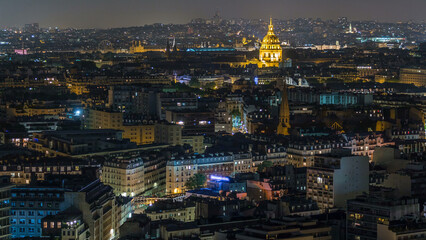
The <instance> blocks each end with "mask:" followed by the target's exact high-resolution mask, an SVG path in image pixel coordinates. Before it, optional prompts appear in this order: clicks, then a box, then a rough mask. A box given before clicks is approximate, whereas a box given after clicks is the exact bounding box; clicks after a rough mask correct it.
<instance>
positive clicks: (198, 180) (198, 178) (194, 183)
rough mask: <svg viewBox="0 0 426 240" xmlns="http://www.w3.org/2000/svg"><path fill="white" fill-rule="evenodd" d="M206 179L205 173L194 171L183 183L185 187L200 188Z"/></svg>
mask: <svg viewBox="0 0 426 240" xmlns="http://www.w3.org/2000/svg"><path fill="white" fill-rule="evenodd" d="M206 181H207V177H206V175H204V174H202V173H196V174H194V175H193V176H191V177H190V178H189V179H188V180H187V181H186V183H185V187H186V189H189V190H191V189H200V188H202V187H204V184H205V183H206Z"/></svg>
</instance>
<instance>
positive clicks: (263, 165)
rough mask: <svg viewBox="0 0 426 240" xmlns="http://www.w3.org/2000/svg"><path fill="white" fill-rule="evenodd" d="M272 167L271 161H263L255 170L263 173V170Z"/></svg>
mask: <svg viewBox="0 0 426 240" xmlns="http://www.w3.org/2000/svg"><path fill="white" fill-rule="evenodd" d="M272 166H273V164H272V162H271V161H263V162H262V163H261V164H260V165H259V166H258V167H257V170H258V171H259V172H263V170H265V168H268V167H272Z"/></svg>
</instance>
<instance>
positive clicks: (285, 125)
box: [277, 79, 291, 136]
mask: <svg viewBox="0 0 426 240" xmlns="http://www.w3.org/2000/svg"><path fill="white" fill-rule="evenodd" d="M279 117H280V122H279V123H278V127H277V134H278V135H286V136H287V135H290V133H289V130H290V127H291V126H290V108H289V106H288V97H287V83H286V79H284V87H283V89H282V90H281V106H280V116H279Z"/></svg>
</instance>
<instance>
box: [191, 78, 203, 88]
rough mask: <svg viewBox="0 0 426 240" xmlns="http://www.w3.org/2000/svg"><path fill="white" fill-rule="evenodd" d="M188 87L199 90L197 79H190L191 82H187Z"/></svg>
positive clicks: (199, 84)
mask: <svg viewBox="0 0 426 240" xmlns="http://www.w3.org/2000/svg"><path fill="white" fill-rule="evenodd" d="M189 86H190V87H194V88H199V87H200V86H201V83H200V81H198V78H196V77H192V78H191V81H189Z"/></svg>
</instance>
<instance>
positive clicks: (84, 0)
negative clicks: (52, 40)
mask: <svg viewBox="0 0 426 240" xmlns="http://www.w3.org/2000/svg"><path fill="white" fill-rule="evenodd" d="M425 10H426V0H0V26H17V27H19V26H22V25H23V24H25V23H32V22H38V23H40V26H42V27H47V26H57V27H76V28H88V27H102V28H109V27H123V26H140V25H144V24H151V23H156V22H161V23H186V22H188V21H189V20H191V19H192V18H196V17H203V18H209V17H212V16H213V15H214V13H215V11H219V13H220V15H221V16H222V17H224V18H232V17H244V18H268V17H269V16H272V17H274V18H286V19H288V18H297V17H312V18H317V17H320V18H331V19H337V17H340V16H347V17H348V18H349V19H354V20H364V19H367V20H378V21H381V22H395V21H407V20H413V21H416V22H420V21H425V20H426V11H425Z"/></svg>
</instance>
